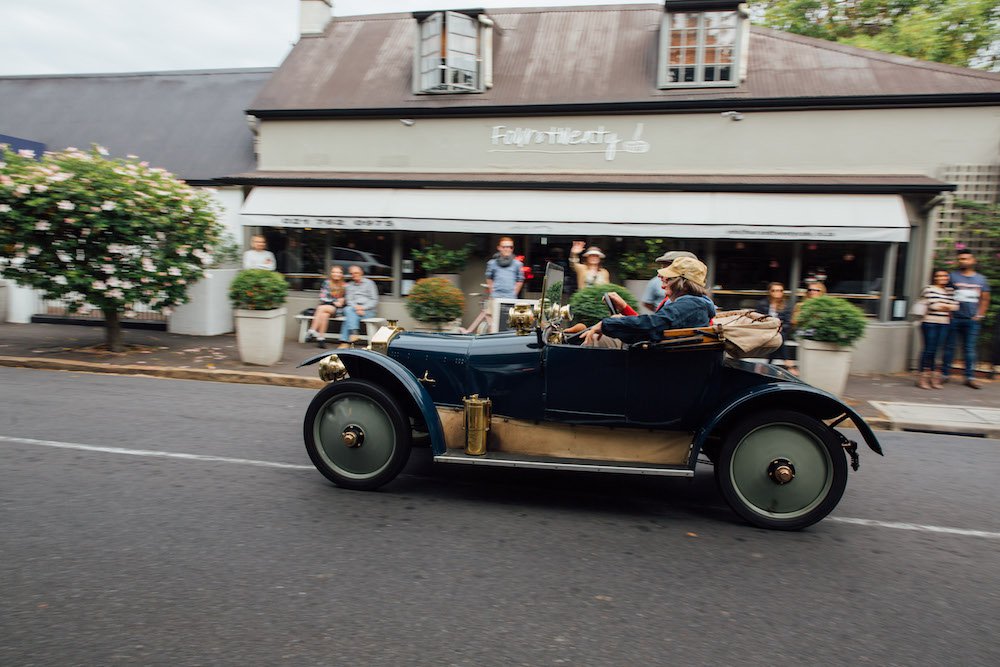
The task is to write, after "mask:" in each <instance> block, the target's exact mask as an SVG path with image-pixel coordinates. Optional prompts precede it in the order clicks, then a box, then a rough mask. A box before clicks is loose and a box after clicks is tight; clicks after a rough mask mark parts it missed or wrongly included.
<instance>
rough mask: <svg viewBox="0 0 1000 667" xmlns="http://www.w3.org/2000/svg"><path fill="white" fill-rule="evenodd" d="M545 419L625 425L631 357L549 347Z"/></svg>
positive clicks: (617, 352) (606, 351) (590, 349)
mask: <svg viewBox="0 0 1000 667" xmlns="http://www.w3.org/2000/svg"><path fill="white" fill-rule="evenodd" d="M544 373H545V418H546V419H547V420H551V421H563V422H572V423H576V424H623V423H624V422H625V415H626V405H627V400H626V384H627V383H626V380H627V376H628V353H627V352H626V351H624V350H612V349H605V348H594V347H581V346H578V345H546V346H545V368H544Z"/></svg>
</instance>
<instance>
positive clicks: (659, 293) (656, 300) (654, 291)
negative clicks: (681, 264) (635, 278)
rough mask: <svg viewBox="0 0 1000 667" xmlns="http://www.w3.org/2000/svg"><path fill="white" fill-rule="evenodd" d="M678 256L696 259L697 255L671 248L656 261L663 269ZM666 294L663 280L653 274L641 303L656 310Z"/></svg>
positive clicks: (651, 309)
mask: <svg viewBox="0 0 1000 667" xmlns="http://www.w3.org/2000/svg"><path fill="white" fill-rule="evenodd" d="M678 257H690V258H691V259H698V257H697V256H696V255H695V254H694V253H693V252H688V251H687V250H671V251H670V252H665V253H663V254H662V255H660V256H659V257H657V258H656V263H657V264H659V265H660V268H661V269H665V268H667V267H668V266H670V263H671V262H673V261H674V260H675V259H677V258H678ZM665 296H667V295H666V293H664V291H663V282H662V281H661V280H660V276H658V275H657V276H653V277H652V278H650V279H649V282H648V283H646V290H645V291H644V292H643V293H642V299H640V301H641V302H642V305H644V306H645V307H646V308H648V309H649V310H650V311H653V312H656V309H657V308H659V304H660V302H661V301H663V299H664V297H665Z"/></svg>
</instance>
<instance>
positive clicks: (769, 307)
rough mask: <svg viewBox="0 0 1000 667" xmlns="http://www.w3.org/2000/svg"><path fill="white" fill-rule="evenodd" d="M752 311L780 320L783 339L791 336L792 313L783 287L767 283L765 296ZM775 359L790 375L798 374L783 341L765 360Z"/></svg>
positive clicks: (778, 284)
mask: <svg viewBox="0 0 1000 667" xmlns="http://www.w3.org/2000/svg"><path fill="white" fill-rule="evenodd" d="M754 310H756V311H757V312H758V313H761V314H763V315H770V316H771V317H777V318H778V319H779V320H781V331H782V333H783V334H784V336H783V338H787V337H788V336H790V335H791V332H792V311H791V308H789V306H788V300H787V299H786V298H785V286H784V285H782V284H781V283H768V285H767V296H766V297H764V298H763V299H761V300H760V301H758V302H757V307H756V308H755V309H754ZM775 359H781V360H782V361H784V362H785V364H784V366H785V370H787V371H788V372H789V373H791V374H792V375H798V374H799V371H798V369H797V368H796V367H795V361H794V360H792V359H789V358H788V349H787V348H786V347H785V343H784V340H782V343H781V347H779V348H778V349H777V350H775V351H774V352H772V353H771V355H770V356H769V357H768V358H767V360H768V361H769V362H770V361H774V360H775Z"/></svg>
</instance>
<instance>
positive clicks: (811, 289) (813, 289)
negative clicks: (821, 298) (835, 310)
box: [806, 287, 823, 292]
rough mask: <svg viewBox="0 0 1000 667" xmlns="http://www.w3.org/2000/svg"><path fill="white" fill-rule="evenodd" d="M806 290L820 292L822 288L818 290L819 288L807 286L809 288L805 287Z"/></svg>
mask: <svg viewBox="0 0 1000 667" xmlns="http://www.w3.org/2000/svg"><path fill="white" fill-rule="evenodd" d="M806 291H807V292H822V291H823V290H820V289H816V288H815V287H810V288H809V289H807V290H806Z"/></svg>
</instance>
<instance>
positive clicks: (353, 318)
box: [340, 306, 375, 343]
mask: <svg viewBox="0 0 1000 667" xmlns="http://www.w3.org/2000/svg"><path fill="white" fill-rule="evenodd" d="M365 317H375V309H374V308H372V309H370V310H366V311H365V314H364V315H358V311H356V310H355V309H354V306H347V307H346V308H344V326H342V327H340V340H342V341H344V342H345V343H346V342H347V341H349V340H351V334H352V333H359V332H360V331H361V319H362V318H365Z"/></svg>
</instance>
